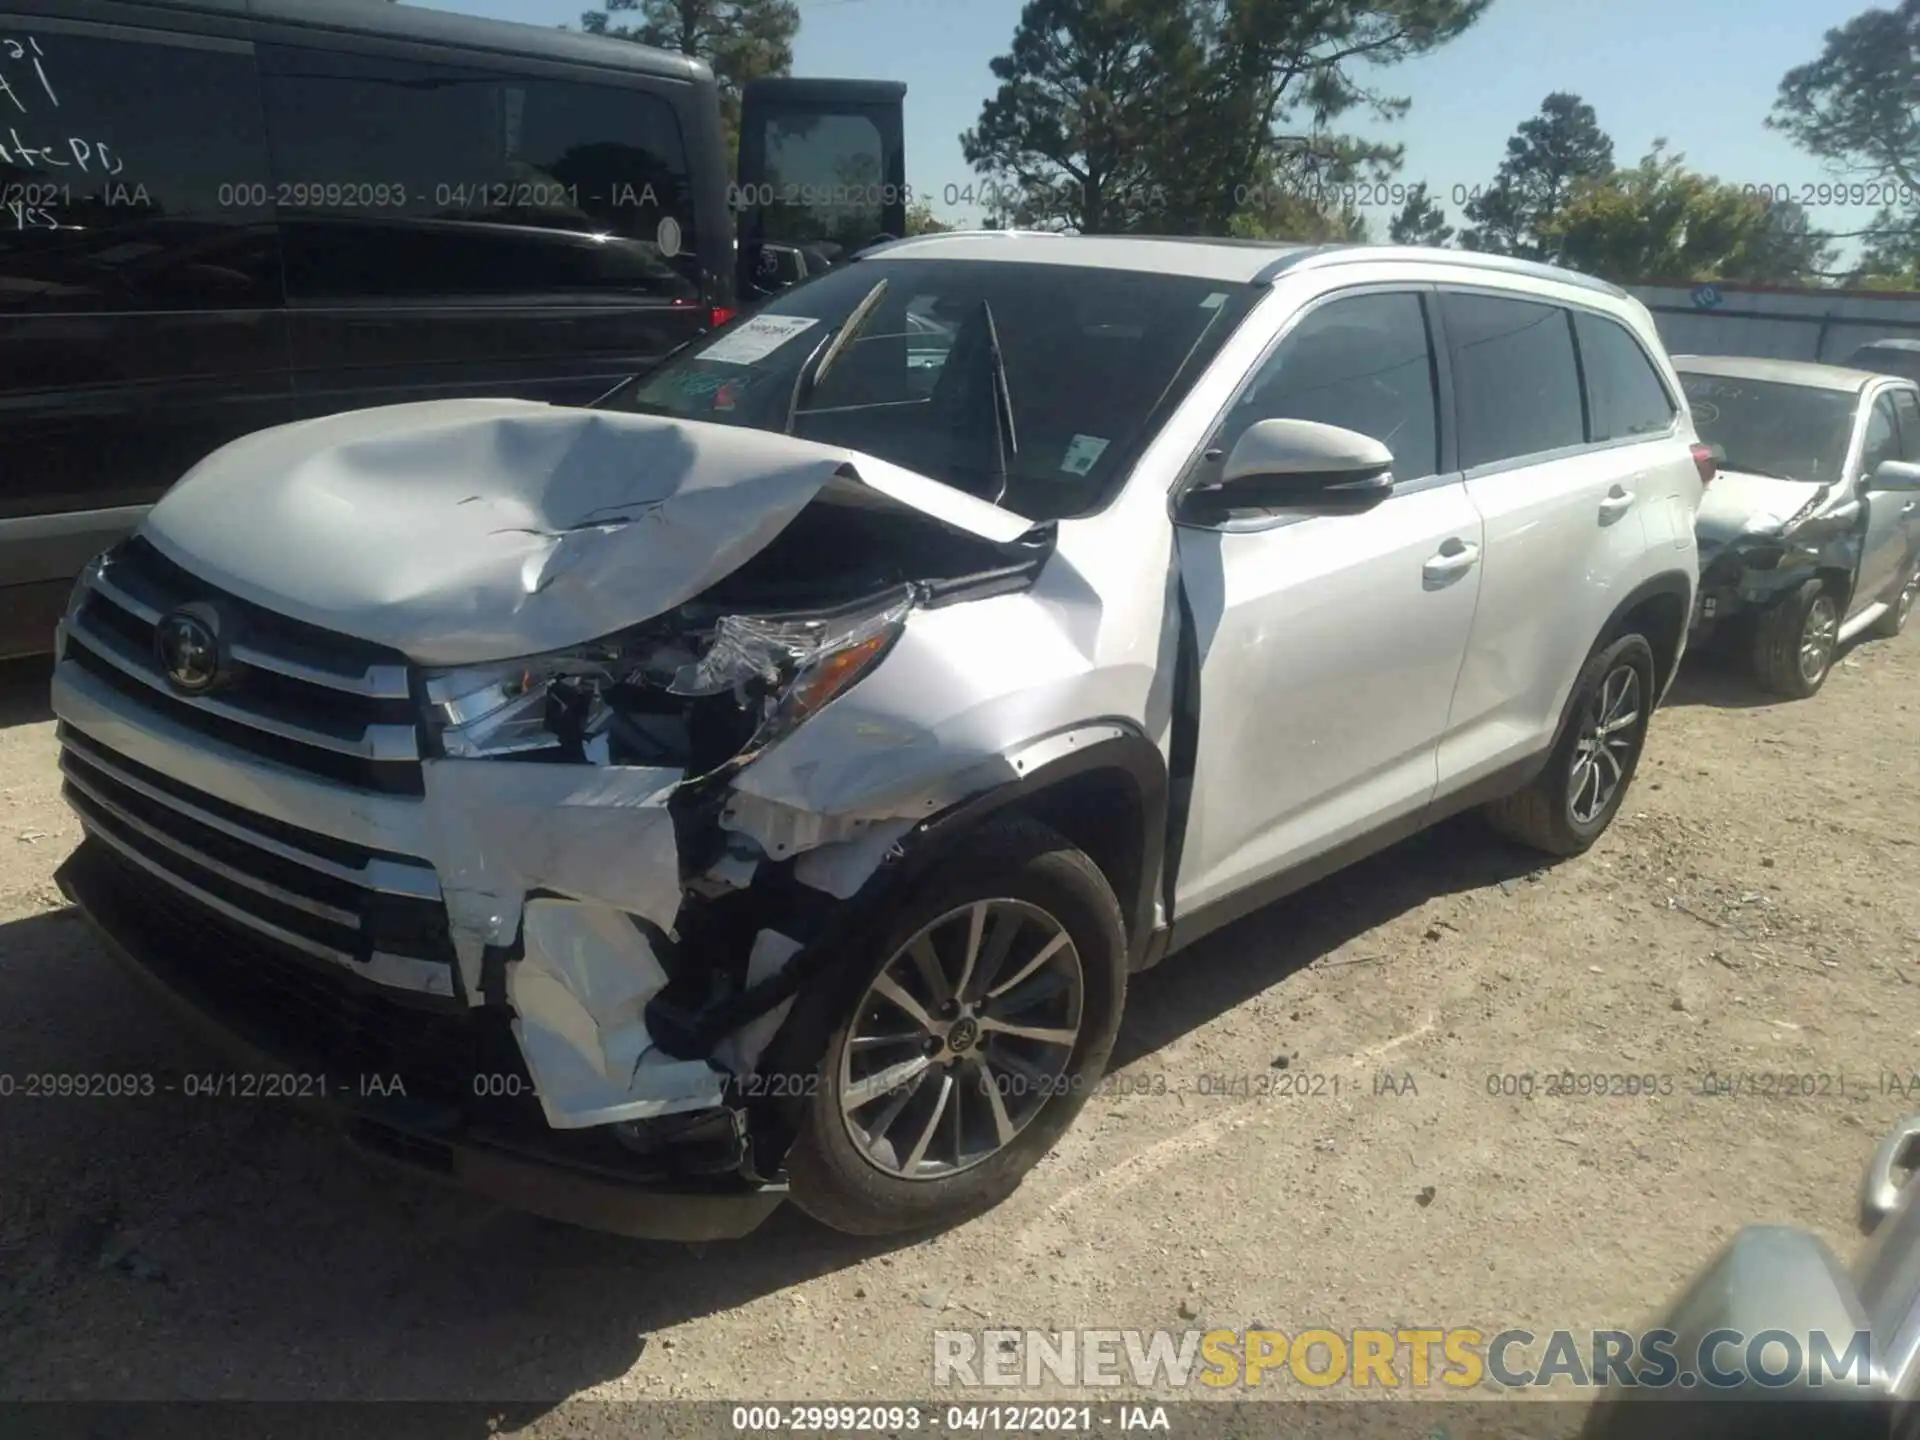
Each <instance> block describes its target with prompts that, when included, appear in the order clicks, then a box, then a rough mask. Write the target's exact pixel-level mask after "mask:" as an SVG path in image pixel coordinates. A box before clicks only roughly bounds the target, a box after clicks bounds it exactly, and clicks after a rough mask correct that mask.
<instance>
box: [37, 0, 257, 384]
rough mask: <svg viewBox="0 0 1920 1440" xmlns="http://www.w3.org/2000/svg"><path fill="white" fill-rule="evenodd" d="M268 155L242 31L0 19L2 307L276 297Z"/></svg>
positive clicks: (237, 305)
mask: <svg viewBox="0 0 1920 1440" xmlns="http://www.w3.org/2000/svg"><path fill="white" fill-rule="evenodd" d="M136 35H137V37H138V38H135V37H136ZM266 155H267V150H266V140H265V136H264V135H263V133H262V131H261V126H260V106H259V100H258V91H257V87H256V81H255V76H254V61H253V56H252V54H251V53H249V51H248V49H247V47H246V46H244V45H241V44H239V43H237V42H227V43H221V42H215V41H194V40H186V39H183V38H181V37H176V36H171V35H166V34H162V33H160V32H158V31H154V32H144V31H143V32H133V31H127V30H115V31H114V32H112V33H111V34H108V33H95V32H93V31H91V30H89V29H87V28H86V27H83V26H72V25H59V24H45V23H42V24H34V23H32V22H26V21H22V22H17V28H15V24H14V23H8V22H0V313H21V312H27V313H49V312H52V313H59V312H71V311H120V312H126V311H168V310H173V311H178V310H187V311H194V310H256V309H263V308H267V307H270V306H273V305H276V304H278V303H279V298H280V255H279V251H278V248H277V246H276V244H275V241H274V235H273V226H272V221H273V208H272V206H271V204H270V203H269V198H270V197H269V195H268V191H267V186H266V184H265V181H266V178H267V173H266ZM131 358H134V359H135V360H136V361H137V357H131ZM41 359H42V362H43V366H45V365H50V364H51V357H48V356H46V355H44V354H43V355H42V357H41ZM29 368H30V364H29Z"/></svg>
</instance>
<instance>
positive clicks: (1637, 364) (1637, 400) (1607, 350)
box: [1573, 311, 1676, 440]
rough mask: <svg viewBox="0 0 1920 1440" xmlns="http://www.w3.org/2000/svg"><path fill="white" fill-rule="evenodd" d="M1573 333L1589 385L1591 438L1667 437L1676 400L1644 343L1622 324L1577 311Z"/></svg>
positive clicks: (1582, 369)
mask: <svg viewBox="0 0 1920 1440" xmlns="http://www.w3.org/2000/svg"><path fill="white" fill-rule="evenodd" d="M1573 329H1574V334H1575V335H1577V336H1578V337H1579V340H1580V368H1581V372H1582V373H1583V374H1584V375H1585V377H1586V382H1587V405H1588V415H1589V428H1590V429H1591V431H1592V433H1591V435H1590V436H1589V437H1588V438H1589V439H1592V440H1627V439H1631V438H1632V437H1633V436H1636V435H1663V434H1665V433H1666V432H1667V430H1668V429H1669V428H1670V427H1671V426H1672V424H1673V419H1674V415H1675V413H1676V412H1675V410H1674V404H1673V397H1672V396H1671V395H1669V394H1668V393H1667V387H1666V385H1665V384H1663V383H1662V382H1661V379H1660V372H1659V371H1658V370H1656V369H1655V368H1654V364H1653V361H1652V360H1650V359H1648V358H1647V352H1646V351H1645V350H1644V349H1642V348H1641V345H1640V342H1639V341H1638V340H1636V339H1634V338H1633V335H1632V334H1631V333H1630V332H1629V331H1628V330H1627V328H1626V327H1625V326H1624V325H1621V324H1619V323H1618V322H1616V321H1613V320H1609V319H1607V318H1606V317H1605V316H1601V315H1589V314H1587V313H1585V312H1584V311H1576V312H1574V317H1573Z"/></svg>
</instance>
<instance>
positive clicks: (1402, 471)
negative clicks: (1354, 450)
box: [1211, 294, 1440, 480]
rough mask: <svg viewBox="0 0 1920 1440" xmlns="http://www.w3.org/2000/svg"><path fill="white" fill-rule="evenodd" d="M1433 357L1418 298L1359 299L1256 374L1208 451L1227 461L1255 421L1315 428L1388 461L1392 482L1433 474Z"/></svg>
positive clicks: (1292, 341)
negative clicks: (1359, 443) (1372, 444)
mask: <svg viewBox="0 0 1920 1440" xmlns="http://www.w3.org/2000/svg"><path fill="white" fill-rule="evenodd" d="M1436 413H1437V406H1436V403H1435V400H1434V385H1433V354H1432V350H1431V348H1430V346H1429V343H1428V339H1427V322H1426V316H1425V314H1424V312H1423V311H1422V309H1421V304H1420V297H1419V296H1417V295H1411V294H1399V295H1395V294H1381V295H1356V296H1354V297H1352V298H1351V299H1346V300H1334V301H1331V302H1329V303H1327V304H1324V305H1321V306H1319V307H1318V308H1317V309H1314V310H1312V311H1309V312H1308V313H1307V315H1306V316H1305V317H1304V318H1303V319H1302V320H1301V321H1300V323H1299V324H1298V325H1296V326H1295V327H1294V328H1293V330H1292V331H1290V332H1289V333H1288V334H1287V336H1286V338H1285V339H1284V340H1282V341H1281V342H1280V345H1279V347H1278V348H1277V349H1276V350H1275V351H1274V352H1273V354H1272V356H1271V357H1269V359H1268V360H1267V362H1266V363H1265V364H1264V365H1262V366H1261V367H1260V370H1259V371H1258V372H1257V373H1256V374H1255V375H1254V377H1253V379H1252V380H1250V381H1249V382H1248V383H1247V387H1246V389H1245V390H1244V391H1242V392H1241V395H1240V398H1239V400H1237V401H1236V402H1235V404H1234V407H1233V409H1232V410H1231V411H1229V412H1228V415H1227V420H1226V423H1225V424H1224V425H1223V426H1222V427H1221V430H1220V432H1219V434H1218V435H1217V436H1216V437H1215V439H1214V442H1213V445H1212V447H1211V448H1212V449H1214V450H1217V451H1219V452H1221V453H1222V454H1226V453H1230V452H1231V451H1232V449H1233V445H1234V442H1235V441H1237V440H1238V439H1239V438H1240V436H1241V434H1242V433H1243V432H1244V431H1245V430H1246V429H1247V427H1248V426H1249V425H1252V424H1253V423H1254V422H1256V421H1259V420H1314V421H1318V422H1319V423H1321V424H1323V425H1337V426H1339V427H1340V428H1341V429H1343V430H1355V431H1358V432H1359V433H1360V434H1362V435H1369V436H1371V437H1373V438H1374V439H1375V440H1378V441H1380V442H1381V443H1382V444H1383V445H1385V446H1386V447H1387V448H1388V449H1389V450H1391V451H1392V452H1393V476H1394V478H1395V479H1396V480H1417V479H1419V478H1421V477H1422V476H1425V475H1432V474H1434V473H1435V472H1437V471H1438V470H1439V468H1440V450H1439V430H1438V426H1437V424H1436V420H1435V416H1436Z"/></svg>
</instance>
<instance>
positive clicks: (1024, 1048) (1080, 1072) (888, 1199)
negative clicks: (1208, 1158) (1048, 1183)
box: [787, 819, 1126, 1235]
mask: <svg viewBox="0 0 1920 1440" xmlns="http://www.w3.org/2000/svg"><path fill="white" fill-rule="evenodd" d="M963 845H964V848H963V850H962V851H961V852H960V853H959V854H957V855H955V856H954V857H952V858H951V859H950V860H948V861H946V862H944V863H943V864H942V865H941V866H940V868H939V870H938V871H937V872H936V875H935V878H934V879H933V880H932V882H931V883H927V884H925V885H924V886H923V887H922V888H920V889H918V890H916V891H914V892H913V893H912V894H911V895H910V896H909V897H908V898H907V899H906V900H905V901H904V903H903V904H901V905H900V906H899V907H898V908H897V909H895V910H894V911H893V912H892V913H891V914H890V915H888V916H887V917H885V918H884V919H883V920H882V922H881V924H880V925H879V926H878V927H877V928H876V931H875V933H874V943H873V944H872V945H871V946H870V947H868V948H867V949H865V950H864V951H863V954H862V957H861V960H860V962H859V963H858V964H857V965H855V966H852V967H849V971H848V973H847V974H846V975H845V976H844V977H843V979H842V983H841V984H840V985H839V986H838V987H836V988H835V989H834V990H833V998H832V1001H830V1002H828V1001H823V1002H822V1004H821V1005H820V1007H819V1009H820V1010H821V1012H822V1013H823V1015H824V1013H825V1011H826V1010H827V1008H828V1006H829V1004H831V1005H832V1006H833V1007H834V1010H835V1016H834V1019H833V1020H832V1022H831V1023H832V1024H833V1029H832V1031H831V1033H830V1034H829V1036H828V1038H827V1040H826V1044H825V1050H824V1054H823V1055H822V1058H821V1062H820V1070H819V1074H818V1083H817V1084H815V1085H814V1086H812V1087H810V1092H809V1099H808V1101H807V1104H806V1108H805V1111H804V1113H803V1114H802V1116H801V1119H800V1126H799V1133H798V1135H797V1137H796V1138H795V1141H794V1144H793V1148H792V1150H791V1151H790V1152H789V1153H788V1156H787V1173H788V1179H789V1182H790V1184H791V1186H792V1193H793V1199H794V1202H795V1203H796V1204H798V1205H799V1206H800V1207H801V1209H803V1210H805V1211H806V1212H807V1213H808V1214H809V1215H811V1216H813V1217H814V1218H815V1219H816V1220H819V1221H821V1222H822V1223H823V1224H826V1225H829V1226H832V1227H833V1228H834V1229H836V1230H841V1231H845V1232H847V1233H849V1234H857V1235H883V1234H892V1233H896V1232H900V1231H908V1230H917V1229H923V1228H930V1227H934V1226H939V1225H947V1224H953V1223H955V1222H958V1221H960V1220H963V1219H966V1218H967V1217H968V1216H970V1215H973V1214H976V1213H978V1212H979V1211H981V1210H984V1209H987V1208H989V1207H990V1206H993V1205H995V1204H997V1203H999V1202H1000V1201H1001V1200H1003V1199H1005V1198H1006V1197H1007V1196H1008V1195H1010V1194H1011V1193H1012V1192H1013V1191H1014V1189H1015V1188H1017V1187H1018V1185H1019V1184H1020V1181H1021V1180H1022V1178H1024V1176H1025V1175H1026V1173H1027V1171H1028V1170H1030V1169H1031V1168H1032V1167H1033V1165H1034V1163H1035V1162H1036V1161H1038V1160H1039V1159H1040V1157H1041V1156H1042V1155H1044V1154H1046V1153H1047V1151H1048V1150H1050V1149H1051V1148H1052V1147H1053V1145H1054V1142H1055V1141H1057V1140H1058V1139H1059V1138H1060V1136H1061V1135H1062V1134H1063V1133H1064V1132H1065V1131H1066V1129H1067V1127H1068V1126H1069V1125H1070V1124H1071V1123H1072V1122H1073V1118H1074V1116H1075V1115H1076V1114H1077V1113H1078V1111H1079V1109H1080V1107H1081V1105H1083V1104H1084V1103H1085V1102H1086V1099H1087V1095H1088V1092H1089V1091H1090V1089H1091V1088H1092V1086H1093V1084H1094V1082H1096V1081H1097V1080H1098V1079H1099V1078H1100V1075H1101V1074H1102V1072H1103V1071H1104V1069H1105V1067H1106V1062H1107V1056H1108V1054H1109V1052H1110V1051H1111V1050H1112V1048H1113V1040H1114V1035H1115V1033H1116V1032H1117V1031H1118V1029H1119V1025H1120V1011H1121V1006H1122V1003H1123V1000H1124V997H1125V992H1126V934H1125V929H1124V926H1123V924H1122V922H1121V918H1120V907H1119V903H1118V902H1117V901H1116V900H1115V898H1114V894H1113V891H1112V889H1111V888H1110V887H1109V886H1108V884H1107V881H1106V878H1105V877H1104V876H1103V875H1102V874H1101V873H1100V870H1099V869H1098V867H1096V866H1095V865H1094V863H1093V862H1092V861H1091V860H1089V859H1088V858H1087V857H1086V856H1085V855H1084V854H1082V853H1081V852H1080V851H1078V850H1076V849H1074V848H1073V847H1072V846H1071V845H1070V844H1068V842H1067V841H1066V840H1065V839H1063V838H1062V837H1061V836H1060V835H1058V834H1057V833H1055V832H1054V831H1052V830H1050V829H1048V828H1047V827H1045V826H1043V825H1040V824H1037V823H1035V822H1033V821H1030V820H1026V819H1012V820H1005V821H997V822H994V823H992V824H990V825H988V826H986V827H985V828H983V829H982V830H980V831H978V832H977V833H976V834H974V835H973V836H971V837H969V838H968V839H967V840H966V841H965V842H963Z"/></svg>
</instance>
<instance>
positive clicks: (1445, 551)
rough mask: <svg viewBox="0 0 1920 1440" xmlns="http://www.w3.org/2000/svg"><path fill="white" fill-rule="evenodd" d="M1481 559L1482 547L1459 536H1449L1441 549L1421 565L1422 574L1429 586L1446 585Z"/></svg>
mask: <svg viewBox="0 0 1920 1440" xmlns="http://www.w3.org/2000/svg"><path fill="white" fill-rule="evenodd" d="M1479 559H1480V547H1479V546H1478V545H1469V544H1468V543H1467V542H1466V541H1464V540H1462V539H1460V538H1458V537H1457V536H1454V537H1449V538H1448V539H1447V540H1446V542H1445V543H1444V544H1442V545H1441V546H1440V549H1439V550H1438V551H1437V552H1436V553H1435V554H1434V555H1433V556H1432V557H1430V558H1429V559H1428V561H1427V563H1426V564H1425V565H1423V566H1421V567H1420V574H1421V576H1422V577H1423V578H1424V579H1425V580H1426V582H1427V584H1428V586H1429V587H1432V586H1436V585H1444V584H1446V583H1447V582H1448V581H1449V580H1452V579H1454V578H1455V577H1456V576H1460V575H1464V574H1466V573H1467V571H1469V570H1471V569H1472V568H1473V567H1474V565H1475V564H1476V563H1477V562H1478V561H1479Z"/></svg>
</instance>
